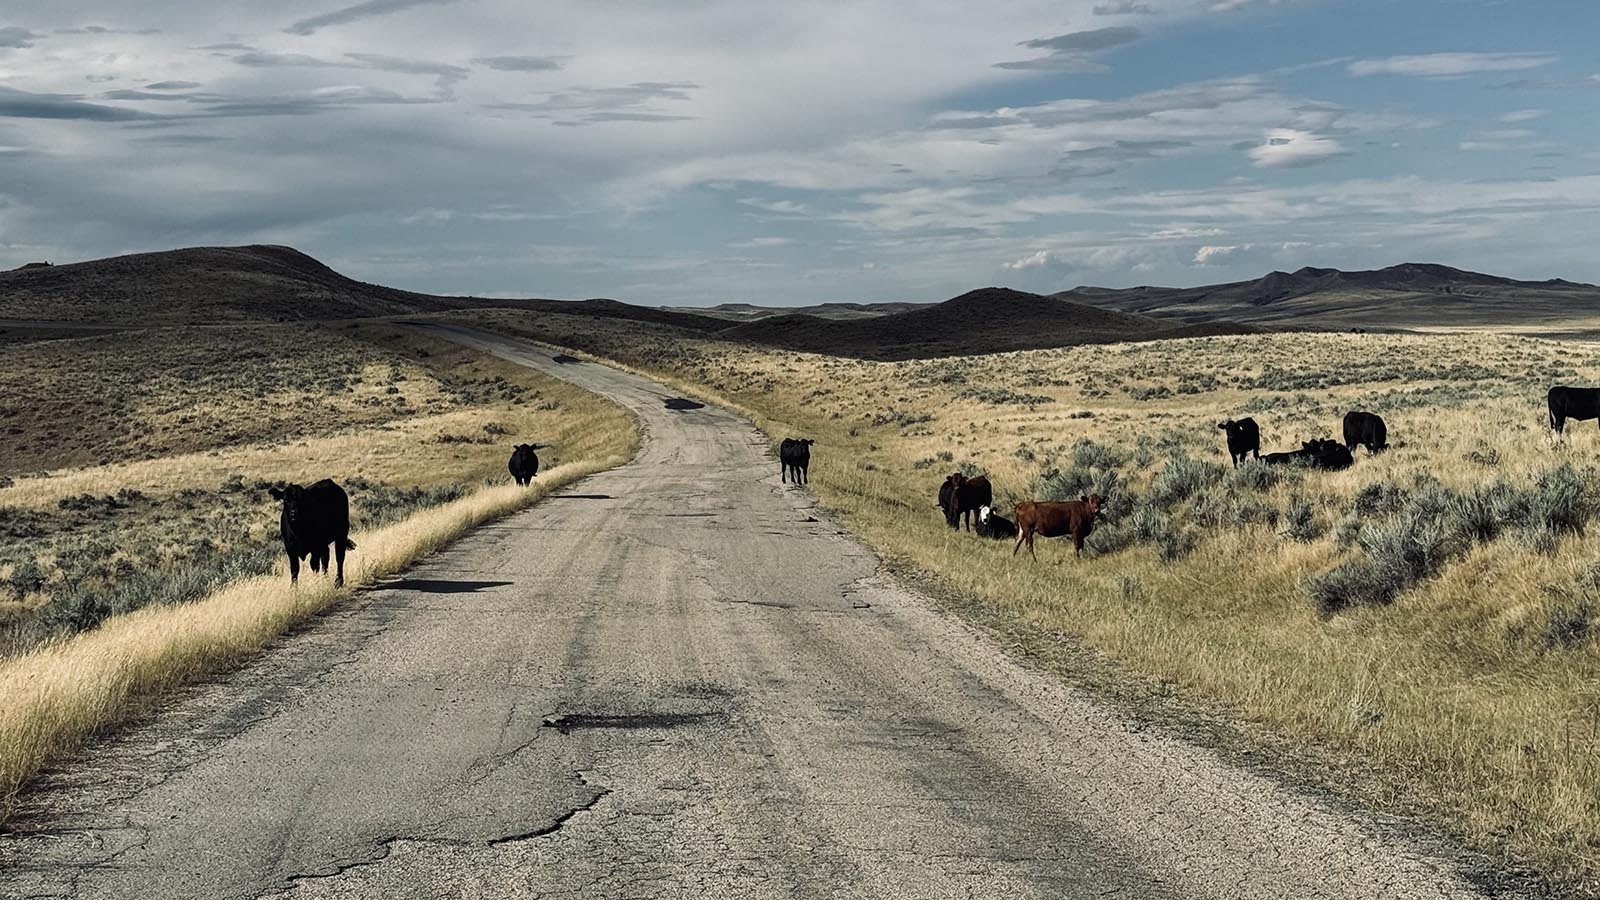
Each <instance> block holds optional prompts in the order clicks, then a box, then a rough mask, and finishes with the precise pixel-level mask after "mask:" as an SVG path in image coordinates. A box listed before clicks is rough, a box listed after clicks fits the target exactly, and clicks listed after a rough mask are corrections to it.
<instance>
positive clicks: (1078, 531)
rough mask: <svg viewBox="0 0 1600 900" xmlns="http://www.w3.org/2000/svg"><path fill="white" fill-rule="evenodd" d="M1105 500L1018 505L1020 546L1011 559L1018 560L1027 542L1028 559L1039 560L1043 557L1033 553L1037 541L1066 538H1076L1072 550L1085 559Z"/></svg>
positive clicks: (1093, 497) (1093, 498) (1096, 496)
mask: <svg viewBox="0 0 1600 900" xmlns="http://www.w3.org/2000/svg"><path fill="white" fill-rule="evenodd" d="M1104 502H1105V498H1104V497H1101V496H1100V495H1099V494H1090V495H1089V496H1087V497H1084V498H1083V499H1081V500H1067V501H1063V502H1039V501H1034V500H1027V501H1024V502H1022V503H1018V504H1017V511H1016V520H1017V545H1016V546H1015V547H1013V548H1011V555H1012V556H1016V555H1017V551H1018V550H1021V549H1022V545H1023V543H1024V542H1026V543H1027V545H1028V555H1029V556H1032V557H1033V558H1034V559H1038V558H1039V555H1038V554H1036V553H1034V552H1033V537H1034V535H1039V536H1041V537H1047V538H1052V537H1062V536H1064V535H1068V534H1070V535H1072V546H1073V549H1074V550H1076V551H1077V555H1078V556H1082V555H1083V539H1084V538H1086V537H1088V536H1089V533H1090V532H1091V531H1094V517H1095V514H1096V513H1098V512H1100V504H1102V503H1104Z"/></svg>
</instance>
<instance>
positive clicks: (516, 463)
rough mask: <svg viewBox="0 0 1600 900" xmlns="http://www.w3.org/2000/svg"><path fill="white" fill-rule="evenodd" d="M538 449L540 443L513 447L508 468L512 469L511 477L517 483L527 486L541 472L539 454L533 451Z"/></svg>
mask: <svg viewBox="0 0 1600 900" xmlns="http://www.w3.org/2000/svg"><path fill="white" fill-rule="evenodd" d="M537 449H539V445H538V444H518V445H517V446H516V447H514V448H512V450H511V461H510V462H509V463H507V464H506V468H508V469H510V470H511V479H512V480H513V481H515V482H516V483H517V484H520V485H523V486H527V485H528V484H531V483H532V482H533V479H534V476H536V475H538V474H539V454H537V453H535V452H533V451H535V450H537Z"/></svg>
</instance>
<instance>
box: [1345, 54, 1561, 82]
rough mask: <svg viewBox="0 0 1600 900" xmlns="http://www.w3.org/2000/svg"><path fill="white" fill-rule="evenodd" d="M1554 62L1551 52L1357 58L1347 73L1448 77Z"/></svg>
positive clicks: (1546, 64) (1524, 67)
mask: <svg viewBox="0 0 1600 900" xmlns="http://www.w3.org/2000/svg"><path fill="white" fill-rule="evenodd" d="M1557 59H1558V57H1557V56H1556V55H1555V54H1553V53H1422V54H1416V55H1411V56H1390V57H1387V58H1384V59H1358V60H1356V61H1355V62H1352V63H1350V66H1349V72H1350V74H1351V75H1354V76H1356V77H1357V78H1361V77H1365V76H1368V75H1410V76H1414V77H1421V78H1448V77H1453V76H1457V75H1471V74H1475V73H1478V72H1516V71H1521V70H1523V69H1537V68H1539V67H1540V66H1548V65H1550V64H1551V63H1553V62H1555V61H1556V60H1557Z"/></svg>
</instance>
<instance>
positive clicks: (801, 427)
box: [481, 313, 1600, 891]
mask: <svg viewBox="0 0 1600 900" xmlns="http://www.w3.org/2000/svg"><path fill="white" fill-rule="evenodd" d="M481 320H482V321H485V322H486V323H488V324H491V325H493V327H497V328H501V329H503V330H506V331H509V332H513V333H520V334H525V335H530V336H536V337H540V338H542V339H545V340H549V341H552V342H556V343H561V344H564V345H566V346H569V347H573V348H576V349H580V350H586V351H588V352H591V353H594V354H596V355H599V356H609V357H612V358H616V359H618V360H620V361H621V362H623V363H625V364H627V365H630V366H632V367H634V368H638V369H640V370H643V371H646V372H649V373H652V374H655V375H657V376H660V377H663V378H665V379H667V380H669V381H673V382H675V383H677V384H679V385H682V386H687V387H690V388H692V387H693V386H699V392H700V393H702V394H705V395H709V396H711V397H713V398H715V399H720V400H722V401H723V402H727V403H729V404H730V405H733V406H736V407H738V408H741V409H743V410H745V411H747V412H748V413H750V414H751V415H752V416H753V417H754V418H755V419H756V421H757V423H758V424H759V425H760V426H761V427H762V428H763V429H764V430H765V431H766V432H767V433H768V434H769V435H770V436H772V437H773V438H780V437H783V436H785V435H805V436H809V437H812V438H815V439H816V440H817V445H816V446H815V447H814V448H813V450H812V469H811V475H812V489H813V490H814V491H815V493H816V494H817V495H818V497H819V498H820V499H821V500H822V501H823V502H824V503H825V504H827V505H828V506H830V507H832V508H834V509H837V510H838V511H839V513H840V515H841V516H842V518H843V519H844V520H845V521H846V522H847V523H848V524H849V526H850V527H851V528H852V529H854V530H855V531H856V532H857V533H859V534H861V535H862V536H863V537H864V538H865V539H866V540H867V541H868V542H869V543H871V544H872V545H873V546H874V547H876V548H877V549H878V550H879V551H881V552H882V553H884V554H885V555H886V556H888V557H890V558H891V559H895V560H897V561H901V562H904V563H908V564H910V565H912V566H915V567H919V568H922V569H926V570H928V571H931V572H933V573H936V574H937V575H939V576H940V577H942V578H943V579H944V580H945V581H946V582H947V583H949V584H951V585H953V586H954V587H956V588H958V589H959V590H960V591H962V592H964V593H966V594H967V595H969V596H973V597H976V598H979V599H981V600H982V601H983V602H985V603H987V604H989V605H990V606H991V607H992V608H995V609H1000V610H1006V611H1010V613H1012V614H1015V615H1016V616H1018V617H1020V618H1021V619H1023V620H1024V621H1026V622H1028V623H1031V624H1032V625H1034V626H1037V628H1039V629H1042V630H1043V631H1045V632H1047V633H1052V634H1060V635H1066V636H1070V637H1071V638H1072V639H1073V640H1074V641H1076V642H1078V643H1080V644H1082V645H1083V646H1085V647H1087V648H1090V649H1091V650H1093V651H1094V652H1095V653H1097V654H1098V655H1100V656H1101V657H1103V658H1104V659H1107V660H1109V661H1110V662H1111V663H1113V664H1114V665H1115V666H1116V667H1118V668H1119V669H1120V670H1122V671H1123V672H1125V673H1130V674H1131V675H1132V676H1133V677H1135V678H1137V679H1141V680H1145V681H1148V682H1151V683H1158V684H1159V685H1161V686H1162V690H1163V691H1170V692H1172V693H1175V694H1176V695H1177V696H1178V697H1180V698H1183V699H1186V700H1188V701H1193V702H1195V703H1197V704H1199V705H1200V706H1201V707H1203V708H1206V709H1211V710H1218V711H1220V712H1221V713H1222V714H1223V715H1224V716H1226V717H1227V718H1229V719H1231V720H1233V721H1234V722H1236V723H1239V724H1240V725H1241V727H1242V731H1243V733H1244V735H1245V736H1246V738H1247V739H1249V740H1255V741H1259V742H1260V743H1261V744H1262V745H1264V746H1270V747H1274V748H1277V749H1278V750H1279V751H1283V750H1284V748H1290V751H1291V752H1289V753H1288V754H1287V755H1282V756H1280V757H1279V758H1280V760H1281V761H1282V762H1283V763H1284V764H1286V765H1292V766H1293V767H1294V768H1295V769H1296V771H1299V772H1302V773H1303V774H1308V775H1311V776H1312V777H1315V778H1317V779H1319V780H1321V781H1323V782H1324V783H1326V784H1329V785H1331V786H1333V787H1335V788H1336V789H1338V790H1340V791H1341V792H1343V793H1345V794H1346V795H1350V796H1353V797H1356V798H1358V799H1360V800H1362V801H1364V802H1367V803H1370V804H1373V805H1375V806H1378V807H1380V808H1383V809H1386V810H1390V811H1394V812H1398V813H1401V814H1413V815H1419V816H1421V817H1423V818H1425V819H1427V820H1429V821H1432V822H1434V823H1437V824H1440V825H1443V826H1444V827H1446V828H1447V829H1449V830H1450V831H1452V832H1454V833H1455V834H1457V835H1459V836H1461V837H1462V838H1464V839H1465V840H1467V841H1468V842H1469V843H1471V844H1472V845H1474V846H1477V847H1480V848H1483V849H1485V850H1488V851H1490V852H1492V853H1496V854H1498V855H1500V857H1501V858H1502V859H1505V860H1508V861H1513V862H1517V863H1527V864H1532V865H1535V866H1537V867H1538V868H1540V869H1541V870H1542V871H1544V872H1546V873H1547V874H1549V875H1550V876H1552V877H1554V878H1555V879H1557V880H1559V881H1561V882H1562V883H1564V884H1567V885H1572V886H1576V887H1578V888H1579V889H1587V890H1590V891H1593V890H1595V889H1596V886H1597V885H1600V641H1597V639H1596V635H1597V634H1600V589H1597V588H1596V581H1595V578H1594V571H1595V565H1596V561H1597V559H1600V532H1597V530H1596V527H1595V523H1594V521H1593V518H1594V513H1595V511H1596V508H1597V507H1596V505H1595V501H1597V500H1600V472H1597V469H1596V465H1595V459H1596V454H1597V452H1600V437H1597V436H1596V434H1595V423H1594V422H1589V423H1569V424H1568V434H1567V436H1566V437H1565V438H1564V439H1560V440H1556V439H1553V438H1552V437H1551V436H1550V434H1549V430H1548V428H1547V426H1546V425H1545V421H1544V419H1545V413H1544V403H1543V397H1544V391H1545V390H1546V389H1547V388H1548V387H1549V386H1550V385H1552V384H1557V383H1567V384H1596V383H1600V348H1597V347H1596V346H1595V345H1592V344H1588V343H1577V342H1554V341H1540V340H1533V339H1529V338H1524V337H1506V336H1500V335H1486V334H1456V335H1438V336H1400V335H1372V334H1367V335H1349V334H1346V335H1337V334H1323V335H1314V334H1302V335H1272V336H1247V337H1228V338H1202V339H1194V340H1183V341H1172V342H1158V343H1153V344H1138V345H1114V346H1108V347H1095V348H1073V349H1070V350H1061V351H1031V352H1022V353H1008V354H999V355H994V356H985V357H975V358H965V359H952V360H937V361H912V362H903V363H868V362H858V361H853V360H841V359H835V358H830V357H825V356H814V355H804V354H797V353H786V352H772V351H767V350H762V349H757V348H750V347H740V346H732V345H726V344H717V343H711V342H704V341H696V340H692V339H690V338H688V337H687V336H684V335H682V334H673V333H668V332H663V331H659V330H656V331H638V330H637V329H636V330H635V331H634V332H633V333H629V329H628V327H624V326H617V325H608V326H606V327H605V329H603V330H597V329H595V328H594V327H592V326H590V325H588V324H587V323H582V322H578V321H575V320H572V319H570V318H563V317H552V316H540V317H531V316H520V317H519V316H516V315H513V314H508V313H495V314H490V315H487V316H486V317H483V318H482V319H481ZM1168 392H1170V393H1168ZM1018 395H1033V396H1032V397H1027V396H1020V397H1019V396H1018ZM1136 397H1138V398H1144V399H1135V398H1136ZM1351 409H1368V410H1372V411H1375V412H1379V413H1380V414H1382V415H1384V417H1385V419H1386V420H1387V422H1388V424H1389V431H1390V441H1391V444H1392V445H1393V446H1392V449H1391V450H1389V451H1388V452H1387V453H1384V454H1381V455H1379V456H1377V457H1375V458H1374V457H1369V456H1368V455H1367V453H1366V451H1365V450H1364V449H1359V450H1358V451H1357V459H1356V463H1355V465H1354V466H1353V467H1352V468H1351V469H1349V470H1347V471H1343V472H1314V471H1308V472H1299V473H1292V474H1291V475H1290V477H1289V478H1287V479H1286V480H1284V481H1281V482H1279V483H1277V484H1275V485H1272V486H1270V487H1267V488H1265V489H1260V490H1258V489H1254V488H1249V487H1243V486H1239V485H1237V484H1235V483H1233V482H1232V481H1231V479H1232V477H1233V476H1232V474H1231V472H1232V470H1231V469H1228V470H1226V472H1224V473H1222V477H1221V480H1219V481H1215V482H1212V483H1210V484H1209V486H1208V487H1207V488H1206V491H1207V492H1208V493H1209V494H1212V495H1214V496H1215V497H1219V498H1220V497H1232V498H1233V500H1235V501H1238V502H1244V503H1252V504H1257V505H1258V506H1259V507H1261V508H1265V509H1270V510H1271V511H1272V516H1273V518H1274V520H1275V521H1273V522H1271V523H1269V522H1266V521H1255V522H1249V523H1244V522H1240V523H1229V524H1226V525H1221V526H1212V527H1203V526H1202V525H1201V524H1199V521H1200V514H1199V511H1198V510H1197V508H1196V501H1195V500H1193V499H1191V500H1185V501H1182V502H1179V503H1176V504H1173V505H1171V506H1170V508H1168V509H1165V510H1164V511H1163V512H1164V514H1165V515H1167V516H1168V517H1169V520H1170V522H1171V523H1172V524H1173V525H1174V526H1175V530H1179V531H1184V532H1187V533H1188V534H1190V535H1191V536H1192V540H1194V541H1195V544H1194V546H1193V549H1192V550H1190V551H1189V552H1187V553H1184V554H1181V555H1180V556H1178V558H1172V559H1165V558H1163V555H1162V553H1161V552H1160V547H1159V545H1158V544H1156V543H1152V542H1149V541H1135V542H1133V543H1132V544H1131V545H1130V546H1127V547H1125V548H1123V549H1117V550H1115V551H1112V552H1102V553H1086V554H1085V556H1084V557H1083V558H1082V559H1074V558H1073V557H1072V553H1071V547H1070V544H1063V543H1056V542H1044V543H1043V544H1041V545H1040V547H1039V556H1040V559H1039V561H1038V562H1037V563H1035V562H1031V561H1029V560H1028V559H1027V557H1026V554H1024V555H1023V556H1021V557H1015V558H1013V557H1012V555H1011V554H1012V548H1011V545H1010V543H1009V542H994V541H989V540H986V539H982V538H978V537H976V536H974V535H971V534H968V533H965V532H955V531H951V530H950V529H948V528H947V527H946V526H945V525H944V523H943V521H942V519H941V517H940V515H939V513H938V512H937V511H936V510H935V509H934V500H935V493H936V490H937V487H938V485H939V482H940V481H941V480H942V479H943V477H944V476H945V475H946V474H948V473H949V472H951V471H954V470H955V469H956V467H957V466H958V465H961V464H967V465H973V466H976V467H978V468H981V469H983V470H985V471H986V472H988V474H989V475H990V477H991V479H993V481H994V482H995V485H996V489H997V506H999V507H1001V509H1002V510H1003V511H1006V512H1009V509H1010V506H1011V504H1012V502H1014V501H1015V500H1017V499H1022V498H1026V497H1028V496H1029V495H1030V494H1032V493H1033V486H1034V485H1036V484H1038V483H1039V482H1037V481H1036V479H1038V478H1039V477H1040V476H1041V474H1043V473H1046V472H1048V471H1049V470H1052V469H1061V470H1071V469H1073V468H1074V467H1075V465H1076V462H1075V457H1076V456H1077V455H1078V453H1079V452H1080V451H1079V449H1078V446H1076V445H1078V442H1079V441H1080V440H1081V439H1087V440H1091V441H1094V442H1095V443H1096V444H1098V445H1101V446H1102V447H1106V448H1110V449H1111V450H1112V451H1114V452H1115V454H1116V455H1117V456H1118V457H1120V460H1119V465H1118V466H1117V471H1118V472H1119V474H1120V476H1121V478H1122V481H1123V483H1124V486H1125V487H1126V488H1127V489H1128V490H1129V491H1131V493H1132V494H1133V495H1134V496H1136V497H1143V498H1148V497H1149V496H1150V493H1151V480H1152V478H1153V477H1155V476H1156V475H1157V474H1158V473H1160V472H1161V471H1162V470H1163V469H1164V468H1166V467H1167V465H1168V464H1169V463H1170V461H1171V459H1172V457H1173V456H1175V455H1187V456H1189V457H1191V458H1193V459H1196V460H1204V461H1209V462H1210V463H1212V464H1213V465H1215V466H1224V467H1225V466H1226V465H1227V459H1226V455H1225V451H1224V449H1223V439H1222V433H1221V432H1220V431H1218V430H1217V428H1216V427H1215V426H1216V423H1217V422H1218V421H1220V420H1222V419H1224V418H1236V417H1239V416H1242V415H1245V414H1249V415H1253V416H1254V418H1255V419H1256V420H1257V421H1258V422H1259V423H1260V425H1261V430H1262V435H1263V448H1262V449H1263V451H1268V450H1274V449H1293V448H1295V447H1298V444H1299V441H1300V440H1302V439H1308V438H1312V437H1319V436H1332V437H1335V438H1337V437H1338V436H1339V428H1340V422H1341V418H1342V415H1343V413H1344V412H1345V411H1348V410H1351ZM1083 452H1085V453H1086V454H1089V455H1091V456H1092V454H1093V450H1092V449H1090V450H1085V451H1083ZM1563 465H1570V466H1572V467H1573V469H1574V470H1575V471H1576V472H1577V473H1578V474H1579V477H1580V478H1581V480H1582V483H1583V486H1584V489H1585V493H1586V495H1587V498H1588V500H1589V513H1588V518H1589V526H1588V527H1587V528H1586V529H1585V531H1584V533H1583V534H1582V535H1569V536H1566V537H1562V538H1560V539H1559V541H1556V542H1555V543H1554V546H1553V548H1545V550H1547V551H1548V552H1542V551H1541V549H1537V548H1536V543H1535V542H1530V541H1525V540H1522V539H1520V538H1519V537H1518V536H1517V535H1514V534H1506V535H1502V536H1500V537H1498V538H1496V539H1493V540H1490V541H1487V542H1483V543H1477V544H1475V545H1473V546H1471V547H1470V548H1469V549H1465V550H1464V551H1462V552H1460V553H1457V554H1456V555H1454V556H1452V557H1451V558H1450V560H1449V562H1448V563H1447V564H1446V565H1444V566H1443V567H1442V570H1441V571H1439V572H1438V574H1437V575H1435V576H1432V577H1428V578H1424V579H1423V580H1422V581H1420V582H1419V583H1417V584H1415V585H1414V586H1413V587H1410V588H1409V589H1407V590H1405V591H1404V592H1402V593H1401V594H1400V595H1399V596H1398V597H1397V598H1396V599H1395V600H1394V601H1393V602H1392V603H1389V604H1387V605H1381V606H1374V607H1366V606H1363V607H1356V608H1351V609H1347V610H1345V611H1343V612H1338V613H1336V614H1333V615H1331V616H1326V615H1321V614H1319V611H1318V609H1317V608H1316V607H1315V606H1314V604H1313V603H1312V601H1311V599H1310V598H1309V596H1308V593H1307V589H1306V582H1307V579H1308V578H1310V577H1311V576H1313V575H1315V574H1316V573H1319V572H1323V571H1326V570H1328V569H1330V568H1331V567H1333V566H1336V565H1337V564H1339V563H1340V562H1341V561H1343V560H1345V559H1348V558H1351V557H1353V556H1359V555H1360V554H1361V552H1362V551H1359V550H1353V549H1346V548H1344V547H1341V546H1340V545H1339V543H1338V541H1337V539H1336V537H1335V534H1336V532H1337V531H1338V527H1337V526H1338V525H1339V524H1340V521H1341V520H1342V519H1344V518H1345V516H1346V514H1347V510H1349V509H1350V508H1351V507H1352V506H1353V505H1354V504H1355V503H1356V497H1357V495H1358V492H1360V491H1361V490H1362V489H1363V488H1364V487H1366V486H1368V485H1373V484H1389V485H1393V486H1396V487H1399V488H1402V489H1405V490H1408V491H1412V492H1416V491H1417V490H1418V487H1419V484H1425V483H1426V481H1427V480H1429V479H1433V480H1437V481H1438V482H1440V483H1442V484H1443V485H1444V486H1446V487H1449V488H1453V489H1457V490H1466V489H1470V488H1472V487H1474V486H1482V485H1485V484H1487V483H1490V482H1494V481H1497V480H1504V481H1505V482H1507V484H1508V485H1510V486H1511V488H1512V489H1514V490H1517V491H1527V490H1529V485H1530V483H1531V481H1532V480H1533V479H1534V478H1535V477H1536V476H1537V475H1538V474H1539V473H1541V472H1546V471H1549V470H1551V469H1555V468H1558V467H1560V466H1563ZM1419 479H1421V480H1422V481H1420V482H1419ZM1295 499H1303V500H1304V501H1306V502H1307V503H1309V505H1310V507H1311V509H1312V510H1313V521H1314V522H1315V523H1316V524H1317V526H1318V528H1317V530H1320V531H1321V534H1320V535H1319V536H1317V537H1315V538H1314V539H1311V540H1309V541H1298V540H1293V539H1291V538H1290V537H1289V536H1287V535H1286V534H1284V533H1283V532H1284V531H1285V529H1286V525H1285V521H1286V519H1285V515H1286V512H1287V510H1288V507H1289V505H1290V503H1291V502H1292V501H1293V500H1295ZM1372 520H1373V521H1376V518H1374V519H1372ZM1122 524H1125V523H1118V522H1111V523H1107V524H1105V525H1102V526H1101V530H1102V531H1107V530H1111V529H1114V528H1116V527H1118V526H1119V525H1122ZM1366 527H1369V528H1370V527H1371V526H1370V525H1368V526H1366ZM1180 549H1181V548H1180Z"/></svg>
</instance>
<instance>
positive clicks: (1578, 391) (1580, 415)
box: [1545, 385, 1600, 434]
mask: <svg viewBox="0 0 1600 900" xmlns="http://www.w3.org/2000/svg"><path fill="white" fill-rule="evenodd" d="M1545 399H1546V400H1547V401H1548V402H1549V404H1550V429H1551V430H1552V431H1554V432H1555V433H1556V434H1561V433H1563V432H1564V431H1565V430H1566V426H1567V420H1568V419H1578V420H1579V421H1582V420H1584V419H1600V388H1579V387H1563V386H1560V385H1557V386H1556V387H1553V388H1551V389H1550V393H1549V394H1547V395H1546V396H1545ZM1597 424H1600V423H1597Z"/></svg>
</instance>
